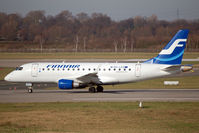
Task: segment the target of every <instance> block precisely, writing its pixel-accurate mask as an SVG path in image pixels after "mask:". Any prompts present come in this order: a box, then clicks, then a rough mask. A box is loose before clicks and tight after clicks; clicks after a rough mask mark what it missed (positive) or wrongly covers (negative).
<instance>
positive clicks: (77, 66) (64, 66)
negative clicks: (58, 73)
mask: <svg viewBox="0 0 199 133" xmlns="http://www.w3.org/2000/svg"><path fill="white" fill-rule="evenodd" d="M79 67H80V65H55V64H54V65H47V66H46V68H79Z"/></svg>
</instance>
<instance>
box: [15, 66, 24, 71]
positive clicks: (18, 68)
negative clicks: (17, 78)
mask: <svg viewBox="0 0 199 133" xmlns="http://www.w3.org/2000/svg"><path fill="white" fill-rule="evenodd" d="M22 69H23V67H16V69H15V70H17V71H21V70H22Z"/></svg>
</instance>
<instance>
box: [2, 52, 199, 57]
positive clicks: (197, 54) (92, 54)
mask: <svg viewBox="0 0 199 133" xmlns="http://www.w3.org/2000/svg"><path fill="white" fill-rule="evenodd" d="M157 54H158V53H144V52H129V53H123V52H118V53H115V52H104V53H103V52H78V53H73V52H66V53H61V52H60V53H0V59H149V58H152V57H155V56H157ZM198 57H199V52H185V54H184V58H198Z"/></svg>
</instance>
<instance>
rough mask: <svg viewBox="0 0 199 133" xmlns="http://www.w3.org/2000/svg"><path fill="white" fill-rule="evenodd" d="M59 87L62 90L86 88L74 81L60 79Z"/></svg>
mask: <svg viewBox="0 0 199 133" xmlns="http://www.w3.org/2000/svg"><path fill="white" fill-rule="evenodd" d="M58 87H59V88H60V89H73V88H84V87H86V86H85V85H83V84H81V83H78V82H74V81H73V80H68V79H60V80H59V81H58Z"/></svg>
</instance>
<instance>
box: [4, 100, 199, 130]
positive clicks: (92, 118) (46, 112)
mask: <svg viewBox="0 0 199 133" xmlns="http://www.w3.org/2000/svg"><path fill="white" fill-rule="evenodd" d="M143 105H144V108H142V109H141V108H138V102H125V103H124V102H95V103H93V102H78V103H71V102H67V103H9V104H0V118H1V119H0V132H3V133H21V132H23V133H26V132H27V133H31V132H32V133H34V132H39V133H54V132H55V133H62V132H66V133H121V132H122V133H132V132H133V133H198V131H199V103H198V102H146V103H143Z"/></svg>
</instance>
